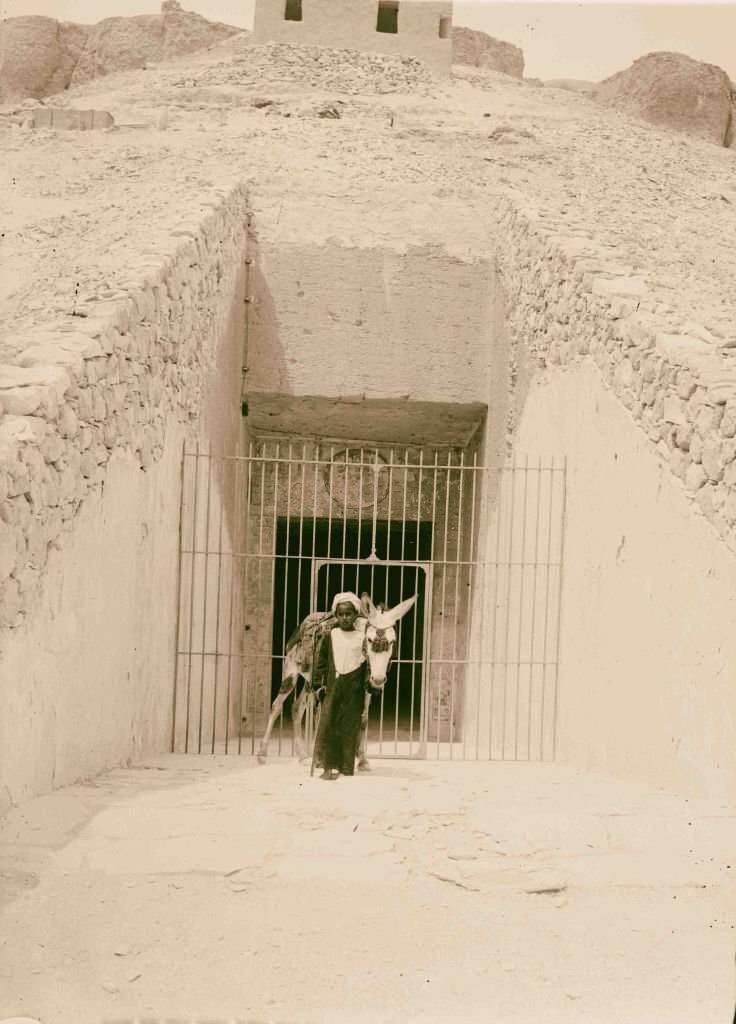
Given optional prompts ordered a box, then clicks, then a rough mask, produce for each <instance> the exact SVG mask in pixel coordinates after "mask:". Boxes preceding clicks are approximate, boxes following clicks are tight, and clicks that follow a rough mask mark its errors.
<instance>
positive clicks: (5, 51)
mask: <svg viewBox="0 0 736 1024" xmlns="http://www.w3.org/2000/svg"><path fill="white" fill-rule="evenodd" d="M89 31H90V29H89V27H88V26H87V25H75V24H73V23H72V22H65V21H56V20H55V19H54V18H43V17H40V16H35V15H34V16H31V17H27V18H6V19H5V20H4V21H2V22H0V103H14V102H17V101H18V100H24V99H37V100H39V99H43V98H44V97H45V96H51V95H52V94H53V93H56V92H62V91H63V90H64V89H66V88H67V87H68V85H69V82H70V80H71V77H72V72H73V71H74V67H75V65H76V63H77V61H78V60H79V55H80V54H81V52H82V50H83V49H84V46H85V43H86V42H87V35H88V33H89Z"/></svg>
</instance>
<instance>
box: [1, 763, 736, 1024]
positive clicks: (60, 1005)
mask: <svg viewBox="0 0 736 1024" xmlns="http://www.w3.org/2000/svg"><path fill="white" fill-rule="evenodd" d="M735 818H736V814H735V813H734V812H733V810H728V809H726V808H723V807H720V806H715V805H706V804H702V803H701V804H697V805H696V804H695V803H693V802H692V801H690V802H688V800H686V799H684V798H681V797H675V796H671V795H667V794H664V793H661V792H657V791H655V790H652V789H647V788H644V787H638V786H634V785H631V784H626V783H623V782H619V781H614V780H611V779H608V778H605V777H597V776H584V775H581V774H578V773H576V772H574V771H572V770H569V769H563V768H559V767H554V766H534V765H513V764H469V763H464V764H463V763H454V764H447V763H445V764H437V763H431V762H407V761H396V760H374V762H373V773H372V774H371V775H369V776H356V777H355V778H354V779H345V778H340V779H339V780H338V781H337V782H334V783H329V782H323V781H321V780H320V779H319V778H316V777H315V778H310V776H309V771H308V768H307V767H305V766H304V765H303V764H299V763H298V762H296V761H293V760H286V759H284V760H277V761H274V762H272V763H270V764H269V765H267V766H265V767H259V766H257V765H256V764H255V763H254V761H253V759H252V758H249V757H243V758H238V757H231V758H219V759H218V758H205V757H198V756H191V755H189V756H168V757H166V758H163V759H160V760H156V761H152V762H149V763H146V764H144V765H141V766H139V767H136V768H133V769H128V770H117V771H113V772H110V773H109V774H107V775H105V776H102V777H100V778H97V779H95V780H94V781H91V782H89V783H88V784H85V785H78V786H72V787H69V788H67V789H65V790H62V791H59V792H56V793H54V794H52V795H50V796H47V797H42V798H40V799H37V800H34V801H32V802H30V803H28V804H26V805H25V806H23V807H21V808H16V809H15V810H13V811H12V812H11V813H10V814H9V816H8V817H7V818H5V819H4V820H3V822H2V827H1V829H0V858H1V860H0V866H1V867H2V881H3V899H4V906H3V909H2V914H1V919H0V935H1V936H2V939H1V940H0V943H1V945H0V949H1V950H2V953H1V957H0V964H1V974H0V992H2V993H3V994H2V997H1V998H2V1003H1V1008H2V1012H3V1013H4V1014H5V1015H7V1016H10V1015H12V1014H17V1015H19V1016H20V1015H26V1016H31V1017H36V1018H38V1019H39V1020H40V1021H42V1022H43V1024H72V1022H73V1024H93V1022H94V1024H97V1022H102V1021H109V1022H112V1021H118V1022H122V1021H133V1020H141V1021H142V1020H148V1021H150V1022H153V1021H163V1020H169V1021H173V1020H178V1021H185V1020H191V1021H194V1020H196V1021H203V1020H208V1021H215V1020H217V1021H224V1020H233V1019H237V1020H240V1021H245V1020H252V1021H263V1022H265V1021H272V1022H281V1024H308V1022H309V1024H312V1022H313V1024H322V1022H324V1024H331V1022H333V1021H334V1022H337V1021H340V1022H351V1024H352V1022H356V1024H363V1022H365V1024H368V1022H371V1024H376V1022H385V1024H390V1022H394V1021H396V1022H399V1021H401V1022H404V1021H422V1022H428V1024H429V1022H435V1021H437V1022H443V1024H446V1022H447V1021H461V1022H468V1024H470V1022H476V1021H477V1022H481V1021H483V1022H488V1021H498V1022H501V1024H516V1022H518V1024H540V1022H550V1024H551V1022H560V1024H563V1022H564V1024H577V1022H581V1024H582V1022H585V1024H593V1022H594V1024H614V1022H617V1024H624V1022H625V1024H664V1022H667V1024H675V1022H677V1024H716V1022H718V1024H728V1022H730V1020H731V1016H730V1015H731V1013H732V1011H733V1005H734V983H735V980H736V978H735V975H734V949H735V948H736V941H735V940H736V932H735V931H734V916H735V915H734V911H735V910H736V891H735V888H734V882H733V876H734V874H736V861H735V862H734V863H733V864H732V862H731V856H732V855H733V854H734V852H736V851H735V850H734V843H733V837H734V834H736V830H735V829H734V824H735V820H734V819H735Z"/></svg>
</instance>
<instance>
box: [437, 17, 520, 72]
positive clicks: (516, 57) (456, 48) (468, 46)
mask: <svg viewBox="0 0 736 1024" xmlns="http://www.w3.org/2000/svg"><path fill="white" fill-rule="evenodd" d="M452 62H453V64H469V65H470V66H471V67H474V68H488V69H489V70H490V71H501V72H502V73H503V74H504V75H511V76H512V77H514V78H523V76H524V54H523V53H522V51H521V50H520V49H519V47H518V46H514V45H513V44H512V43H505V42H503V41H502V40H501V39H494V38H493V36H489V35H488V34H487V33H486V32H478V31H476V30H475V29H472V28H461V27H457V26H456V27H453V30H452Z"/></svg>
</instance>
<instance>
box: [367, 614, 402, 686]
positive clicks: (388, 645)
mask: <svg viewBox="0 0 736 1024" xmlns="http://www.w3.org/2000/svg"><path fill="white" fill-rule="evenodd" d="M369 628H371V629H375V631H376V635H375V637H371V638H370V640H369V639H368V630H367V629H366V632H365V633H364V634H363V654H364V656H365V659H366V661H367V662H368V664H369V665H370V660H369V658H368V646H369V645H370V648H371V650H372V651H373V652H374V654H382V653H383V652H384V651H390V654H389V659H388V662H387V663H386V668H387V669H388V666H389V665H390V664H391V661H392V659H393V656H394V647H395V646H396V635H395V634H394V637H393V639H391V640H389V638H388V637H387V636H386V629H385V628H384V629H379V628H378V626H370V623H369ZM388 628H393V627H388ZM371 681H372V679H371Z"/></svg>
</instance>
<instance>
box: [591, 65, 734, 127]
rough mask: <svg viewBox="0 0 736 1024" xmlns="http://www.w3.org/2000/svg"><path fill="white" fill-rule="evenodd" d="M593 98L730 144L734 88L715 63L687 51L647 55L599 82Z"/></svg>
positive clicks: (610, 105)
mask: <svg viewBox="0 0 736 1024" xmlns="http://www.w3.org/2000/svg"><path fill="white" fill-rule="evenodd" d="M594 98H595V99H596V101H597V102H599V103H602V104H604V105H605V106H609V107H614V108H616V109H617V110H621V111H623V112H625V113H628V114H634V115H635V116H637V117H641V118H642V119H643V120H644V121H648V122H649V123H650V124H655V125H658V126H659V127H661V128H671V129H673V130H674V131H678V132H685V133H686V134H687V135H693V136H695V137H696V138H698V139H705V140H706V141H707V142H715V143H716V145H718V146H728V145H729V144H731V142H732V137H733V129H732V122H733V120H734V118H735V117H736V106H735V105H734V87H733V85H732V84H731V81H730V80H729V77H728V75H727V74H726V72H725V71H723V70H722V69H721V68H719V67H716V66H715V65H714V64H704V63H702V61H698V60H693V59H692V57H686V56H685V54H683V53H664V52H663V53H648V54H646V56H644V57H639V59H638V60H635V61H634V63H633V64H632V65H631V67H629V68H627V69H626V70H625V71H620V72H619V73H618V74H616V75H612V76H611V77H610V78H606V79H605V80H604V81H603V82H601V83H600V84H599V85H598V86H597V87H596V90H595V93H594Z"/></svg>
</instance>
